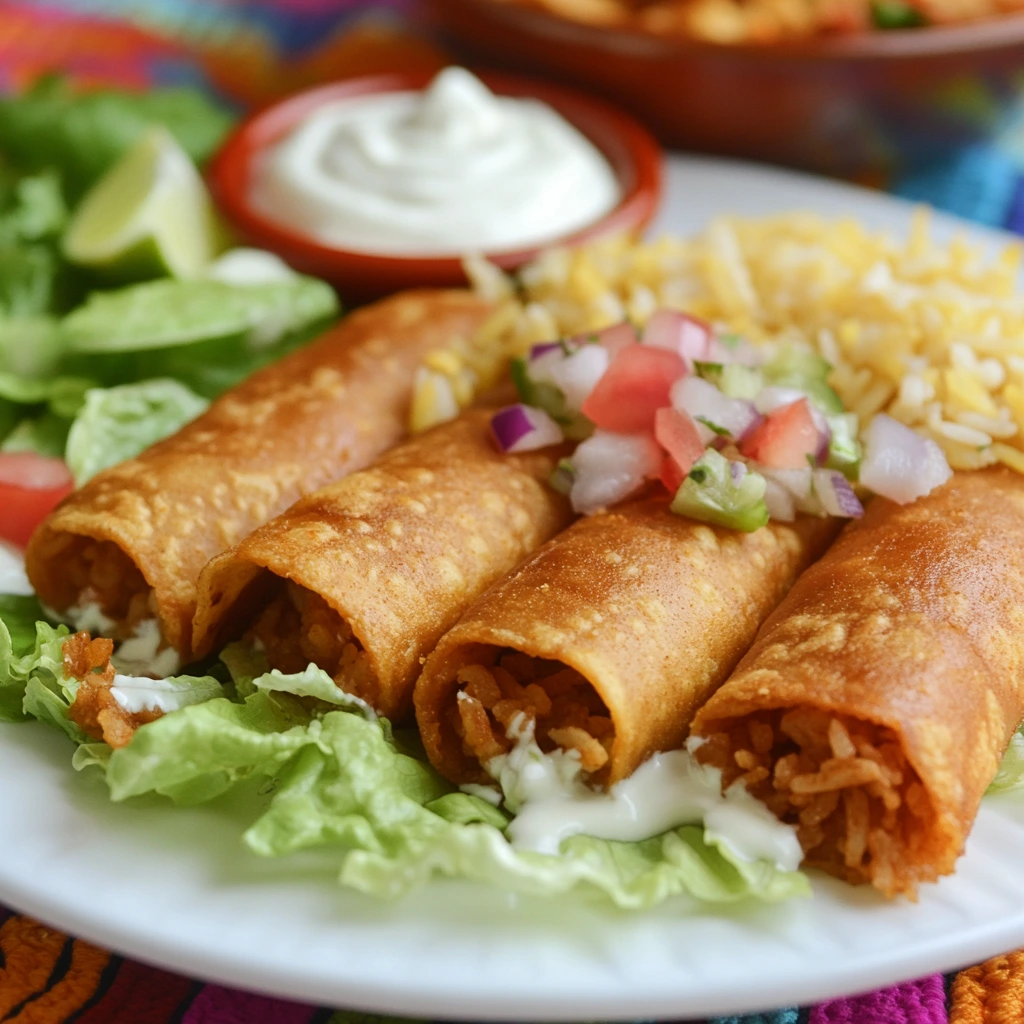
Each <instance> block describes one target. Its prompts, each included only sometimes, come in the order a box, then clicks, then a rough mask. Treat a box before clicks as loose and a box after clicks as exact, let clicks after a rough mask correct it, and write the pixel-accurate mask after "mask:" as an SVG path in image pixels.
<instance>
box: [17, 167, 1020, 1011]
mask: <svg viewBox="0 0 1024 1024" xmlns="http://www.w3.org/2000/svg"><path fill="white" fill-rule="evenodd" d="M669 184H670V190H669V191H670V200H669V204H668V209H667V212H666V214H665V216H664V217H663V218H662V222H661V226H662V227H670V228H672V229H673V230H686V231H688V230H691V229H693V228H696V227H698V226H699V225H700V224H701V223H702V222H703V221H704V220H706V219H707V217H708V216H710V215H712V214H713V213H715V212H721V211H732V212H736V213H743V214H763V213H769V212H772V211H778V210H783V209H789V208H794V207H804V208H811V209H816V210H819V211H821V212H823V213H826V214H843V215H853V216H856V217H859V218H861V219H862V220H864V221H865V222H867V223H869V224H870V225H871V226H872V227H888V228H892V229H894V230H895V231H902V230H904V229H905V227H906V225H907V221H908V216H909V207H908V206H906V205H905V204H903V203H900V202H898V201H896V200H893V199H890V198H887V197H885V196H881V195H877V194H874V193H869V192H865V191H862V190H859V189H856V188H851V187H846V186H841V185H836V184H832V183H828V182H824V181H820V180H817V179H813V178H807V177H802V176H797V175H791V174H787V173H782V172H778V171H768V170H764V169H761V168H754V167H751V166H744V165H738V164H727V163H723V162H720V161H710V160H692V159H682V158H677V159H674V160H673V162H672V166H671V168H670V177H669ZM940 225H941V228H942V231H943V232H946V231H949V230H953V229H954V227H955V222H953V221H952V220H949V219H947V218H941V219H940ZM974 233H975V234H977V235H978V236H981V237H984V236H986V235H988V236H991V235H990V233H985V232H980V231H976V232H974ZM69 761H70V750H69V748H68V745H67V743H66V741H65V740H64V739H63V737H62V736H60V735H59V734H58V733H56V732H55V731H53V730H48V729H47V728H46V727H45V726H42V725H25V726H4V727H0V780H2V781H0V823H2V824H0V901H3V902H6V903H7V904H9V905H10V906H12V907H15V908H17V909H18V910H21V911H24V912H26V913H29V914H33V915H35V916H37V917H39V918H41V919H42V920H44V921H46V922H48V923H50V924H51V925H54V926H56V927H59V928H62V929H65V930H67V931H70V932H72V933H74V934H76V935H80V936H83V937H85V938H87V939H90V940H92V941H94V942H96V943H99V944H101V945H104V946H107V947H110V948H113V949H115V950H117V951H118V952H120V953H123V954H127V955H128V956H132V957H135V958H137V959H141V960H146V961H150V962H152V963H156V964H160V965H162V966H165V967H170V968H173V969H176V970H178V971H181V972H184V973H186V974H190V975H194V976H198V977H201V978H206V979H209V980H217V981H221V982H225V983H228V984H234V985H237V986H240V987H246V988H251V989H258V990H262V991H265V992H271V993H275V994H278V995H287V996H292V997H295V998H297V999H304V1000H308V1001H310V1002H318V1003H326V1004H334V1005H339V1006H347V1007H352V1008H359V1009H365V1010H375V1011H378V1012H383V1013H387V1012H391V1013H401V1014H405V1015H408V1016H413V1017H432V1018H440V1017H467V1018H473V1019H476V1020H483V1019H500V1018H505V1019H508V1018H516V1017H518V1018H535V1019H547V1020H556V1019H564V1020H570V1019H573V1018H576V1019H584V1018H602V1019H612V1018H639V1017H648V1018H650V1017H674V1018H677V1019H678V1018H681V1017H688V1016H703V1015H710V1014H718V1013H737V1012H742V1011H746V1010H756V1009H765V1008H769V1007H775V1006H783V1005H787V1004H793V1003H798V1002H800V1003H806V1002H813V1001H816V1000H820V999H824V998H826V997H829V996H836V995H840V994H844V993H849V992H852V991H855V990H859V989H867V988H873V987H876V986H880V985H885V984H889V983H892V982H895V981H898V980H902V979H906V978H911V977H914V976H917V975H921V974H924V973H928V972H931V971H936V970H948V969H952V968H955V967H958V966H962V965H963V964H966V963H969V962H972V961H978V960H981V959H983V958H985V957H988V956H991V955H994V954H997V953H1001V952H1004V951H1005V950H1007V949H1010V948H1012V947H1015V946H1019V945H1021V944H1024V871H1021V864H1024V799H1021V798H1017V799H1014V798H1013V797H1012V796H1003V797H998V798H994V799H992V798H990V799H987V800H986V802H985V806H984V808H983V809H982V812H981V814H980V816H979V818H978V822H977V825H976V827H975V829H974V833H973V835H972V836H971V840H970V844H969V849H968V853H967V855H966V857H965V858H964V859H963V860H962V861H961V863H960V866H959V870H958V871H957V874H956V876H955V877H953V878H948V879H945V880H944V881H943V882H942V883H941V884H939V885H937V886H928V887H926V888H925V890H924V891H923V892H922V895H921V901H920V903H918V904H916V905H914V904H910V903H906V902H899V903H891V904H886V903H884V902H883V901H882V900H880V899H878V898H877V897H876V896H875V895H874V894H873V893H871V892H867V891H865V890H863V889H852V888H849V887H846V886H843V885H840V884H838V883H833V882H831V881H829V880H816V881H815V894H814V898H813V899H811V900H807V901H801V902H798V903H795V904H791V905H786V906H782V907H760V906H753V907H750V906H748V907H744V908H741V909H733V910H730V911H726V912H724V913H714V914H708V913H705V912H702V911H700V910H699V909H693V910H691V909H688V908H687V907H686V906H685V905H684V904H682V903H681V902H676V903H674V904H671V905H667V906H663V907H661V908H658V909H657V910H655V911H653V912H650V913H646V914H632V915H631V914H626V913H620V912H615V911H613V910H608V909H606V908H603V907H601V906H597V905H594V904H591V903H587V902H585V901H583V900H581V899H572V898H566V899H562V900H557V901H553V900H547V901H539V900H527V899H516V898H514V897H512V896H510V895H509V894H507V893H503V892H498V891H494V890H488V889H485V888H482V887H475V886H470V885H468V884H463V883H454V882H447V883H437V884H435V885H433V886H431V887H430V888H428V889H426V890H424V891H422V892H420V893H418V894H416V895H414V896H413V897H411V898H409V899H407V900H405V901H404V902H402V903H399V904H397V905H382V904H380V903H377V902H374V901H372V900H370V899H369V898H366V897H363V896H360V895H358V894H356V893H352V892H347V891H344V890H342V889H340V888H339V887H337V886H336V885H334V883H333V874H334V871H335V868H334V863H333V860H332V858H331V857H326V858H325V857H323V856H309V857H305V856H304V857H296V858H293V859H290V860H287V861H279V862H269V861H264V860H260V859H258V858H257V857H255V856H253V855H251V854H249V853H248V852H247V851H246V850H245V849H244V848H243V847H242V846H241V843H240V841H239V835H240V833H241V831H242V829H243V827H244V824H245V823H246V821H247V818H246V807H244V806H239V804H238V801H234V802H229V803H228V804H227V805H226V806H225V805H223V804H218V805H211V806H207V807H204V808H200V809H196V810H173V809H169V808H168V807H166V806H162V805H161V804H159V803H157V802H142V801H140V802H137V803H135V804H134V805H131V806H114V805H112V804H111V803H110V802H109V801H108V800H107V798H106V796H105V791H104V787H103V783H102V781H101V780H100V779H99V778H98V776H97V775H96V774H95V773H94V772H90V773H86V774H84V775H76V774H75V773H74V772H73V771H72V770H71V768H70V764H69Z"/></svg>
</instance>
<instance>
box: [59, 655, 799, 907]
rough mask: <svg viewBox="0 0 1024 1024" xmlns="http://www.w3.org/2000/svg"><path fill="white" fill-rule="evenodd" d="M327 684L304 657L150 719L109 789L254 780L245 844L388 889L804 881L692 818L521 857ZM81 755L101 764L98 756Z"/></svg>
mask: <svg viewBox="0 0 1024 1024" xmlns="http://www.w3.org/2000/svg"><path fill="white" fill-rule="evenodd" d="M333 687H334V684H333V683H332V682H331V680H330V678H329V677H328V676H327V675H326V673H324V672H322V671H321V670H319V669H316V668H314V667H312V666H311V667H310V668H309V669H307V670H306V672H304V673H299V674H296V675H291V676H288V675H283V674H281V673H279V672H273V673H268V674H267V675H265V676H262V677H259V678H257V679H256V680H254V683H253V692H252V693H250V695H249V696H247V697H246V698H245V699H244V700H243V701H241V702H232V701H229V700H226V699H218V700H212V701H208V702H207V703H204V704H199V705H196V706H193V707H188V708H184V709H182V710H181V711H178V712H175V713H173V714H169V715H166V716H165V717H163V718H161V719H159V720H157V721H156V722H153V723H151V724H149V725H145V726H143V727H142V728H141V729H139V731H138V732H137V733H136V735H135V737H134V739H133V740H132V742H131V743H130V744H128V746H126V747H123V748H121V749H120V750H116V751H114V752H113V753H112V754H111V755H110V757H109V761H108V763H107V765H106V772H107V782H108V785H109V787H110V793H111V797H112V798H113V799H114V800H125V799H127V798H129V797H132V796H137V795H140V794H143V793H149V792H156V793H162V794H164V795H166V796H169V797H170V798H171V799H172V800H174V801H176V802H178V803H195V802H200V801H203V800H207V799H210V798H212V797H213V796H216V795H219V794H221V793H224V792H226V791H228V790H229V789H230V788H231V787H232V786H233V785H235V784H236V783H238V782H240V781H241V780H243V779H247V778H250V777H252V776H256V777H262V778H264V779H265V780H267V787H268V788H269V789H270V790H271V791H272V792H273V796H272V797H271V799H270V802H269V805H268V806H267V808H266V810H265V811H264V812H263V813H262V814H261V815H260V817H259V818H258V819H257V820H256V821H255V822H254V823H253V824H252V826H251V827H250V828H249V829H248V830H247V832H246V833H245V837H244V839H245V842H246V844H247V845H248V846H249V848H250V849H252V850H254V851H255V852H256V853H259V854H261V855H263V856H271V857H272V856H283V855H286V854H288V853H291V852H293V851H296V850H301V849H305V848H308V847H315V846H328V847H335V848H337V851H338V856H339V862H340V880H341V882H342V883H343V884H345V885H348V886H352V887H354V888H356V889H359V890H361V891H363V892H367V893H371V894H373V895H376V896H379V897H385V898H395V897H399V896H401V895H402V894H404V893H406V892H408V891H409V890H411V889H412V888H414V887H416V886H418V885H421V884H423V883H425V882H427V881H428V880H429V879H430V878H431V877H434V876H435V875H444V876H453V877H465V878H472V879H477V880H480V881H485V882H490V883H492V884H496V885H500V886H503V887H505V888H509V889H514V890H517V891H520V892H530V893H536V894H553V893H558V892H564V891H568V890H570V889H576V888H582V889H585V890H589V891H591V892H596V893H599V894H601V895H602V896H604V897H605V898H607V899H610V900H611V901H612V902H614V903H615V904H617V905H618V906H621V907H627V908H642V907H649V906H652V905H654V904H655V903H658V902H661V901H662V900H664V899H667V898H668V897H669V896H672V895H676V894H680V893H686V894H689V895H691V896H693V897H696V898H698V899H701V900H705V901H711V902H725V901H733V900H739V899H743V898H746V897H751V896H753V897H758V898H761V899H764V900H780V899H785V898H788V897H791V896H796V895H801V894H804V893H806V892H807V891H809V890H808V885H807V881H806V879H805V877H804V876H803V875H800V874H797V873H786V872H780V871H778V870H777V869H776V868H775V867H774V866H772V865H769V864H764V863H757V864H749V863H745V862H739V861H737V860H736V859H734V858H733V857H731V856H730V854H729V853H728V852H727V851H724V850H719V849H716V848H714V847H713V846H711V845H709V844H708V843H706V842H705V841H704V839H703V832H702V829H701V828H699V827H697V826H686V827H683V828H680V829H676V830H674V831H672V832H669V833H666V834H665V835H663V836H659V837H656V838H654V839H649V840H646V841H645V842H642V843H616V842H609V841H606V840H599V839H592V838H589V837H583V836H577V837H574V838H573V839H570V840H568V841H567V842H566V843H564V844H563V848H562V852H561V854H560V855H559V856H558V857H548V856H545V855H543V854H536V853H520V852H518V851H516V850H514V849H513V847H512V846H511V845H510V844H509V842H508V841H507V840H506V839H505V837H504V835H503V834H502V831H503V829H504V827H505V825H506V824H507V821H508V818H507V816H506V815H505V814H504V812H503V811H500V810H498V809H496V808H495V807H493V806H491V805H490V804H488V803H487V802H486V801H484V800H481V799H479V798H478V797H474V796H469V795H467V794H464V793H458V792H453V791H452V788H451V786H450V785H449V784H448V783H446V782H445V781H444V780H443V779H442V778H441V777H440V776H439V775H437V773H436V772H434V771H433V769H432V768H431V767H430V766H429V765H428V764H426V763H425V762H424V761H423V760H421V759H420V758H418V757H414V756H411V755H410V754H409V753H407V752H406V751H405V750H403V749H402V747H401V745H400V744H399V742H398V741H397V740H396V739H395V738H394V737H393V736H392V734H391V730H390V727H389V725H388V723H387V722H386V721H385V720H381V719H376V716H373V715H372V714H366V713H365V709H363V708H361V707H359V706H358V705H356V707H355V711H356V713H352V712H351V711H348V710H341V711H339V710H324V708H329V706H330V705H331V704H337V703H339V702H342V701H344V700H345V698H344V695H339V694H338V692H337V690H336V688H335V689H333V690H332V688H333ZM300 695H301V697H302V698H304V699H299V696H300ZM310 698H312V701H311V700H310ZM79 760H80V762H82V763H90V764H95V763H97V760H96V758H95V755H94V754H83V755H81V756H80V758H79Z"/></svg>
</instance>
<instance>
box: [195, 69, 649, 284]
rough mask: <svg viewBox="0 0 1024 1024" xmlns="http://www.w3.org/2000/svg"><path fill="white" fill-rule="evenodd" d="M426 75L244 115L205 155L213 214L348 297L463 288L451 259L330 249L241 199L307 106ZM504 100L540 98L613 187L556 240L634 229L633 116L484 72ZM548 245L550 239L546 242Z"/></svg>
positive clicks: (337, 86) (637, 222) (519, 260)
mask: <svg viewBox="0 0 1024 1024" xmlns="http://www.w3.org/2000/svg"><path fill="white" fill-rule="evenodd" d="M430 77H431V76H430V75H428V74H426V73H411V72H410V73H408V74H389V75H375V76H371V77H366V78H355V79H349V80H347V81H344V82H337V83H334V84H331V85H326V86H322V87H320V88H317V89H311V90H309V91H306V92H301V93H298V94H296V95H295V96H292V97H289V98H288V99H285V100H283V101H281V102H280V103H276V104H274V105H273V106H270V107H267V108H266V109H265V110H262V111H260V112H258V113H256V114H254V115H253V116H251V117H249V118H248V119H247V120H246V121H244V122H243V123H242V124H241V125H240V126H239V127H238V128H237V129H236V130H235V131H234V132H233V133H232V135H231V136H230V137H229V138H228V140H227V141H226V142H225V144H224V146H223V147H222V148H221V150H220V152H219V153H218V154H217V155H216V156H215V158H214V160H213V161H212V163H211V165H210V168H209V171H208V180H209V183H210V187H211V189H212V191H213V194H214V198H215V199H216V201H217V203H218V206H219V207H220V209H221V211H222V212H223V213H224V215H225V216H226V217H227V219H228V220H229V221H230V223H231V224H232V226H233V227H234V228H235V230H236V231H237V232H238V233H239V235H240V236H241V237H242V238H243V239H244V240H245V241H246V242H247V243H248V244H251V245H255V246H259V247H260V248H263V249H269V250H270V251H271V252H275V253H277V254H278V255H279V256H281V257H282V258H283V259H284V260H285V261H286V262H287V263H289V264H290V265H291V266H292V267H294V268H295V269H296V270H299V271H302V272H303V273H307V274H313V275H315V276H317V277H321V278H324V279H325V280H327V281H330V282H331V284H333V285H335V287H337V288H338V290H339V291H340V292H341V294H342V295H343V296H344V297H345V298H347V299H349V300H353V301H354V300H362V299H367V298H373V297H377V296H380V295H384V294H387V293H389V292H394V291H399V290H400V289H403V288H412V287H416V286H432V287H449V286H458V285H464V284H465V283H466V279H465V275H464V274H463V271H462V265H461V262H460V260H459V259H458V258H456V257H450V256H444V257H430V256H424V257H419V256H386V255H369V254H367V253H361V252H354V251H349V250H345V249H338V248H335V247H333V246H330V245H325V244H322V243H319V242H316V241H314V240H313V239H311V238H309V237H308V236H306V235H304V234H301V233H298V232H295V231H291V230H289V229H288V228H287V227H284V226H282V225H280V224H278V223H276V222H273V221H271V220H269V219H268V218H266V217H264V216H263V215H262V214H260V213H259V212H257V211H256V210H254V209H253V207H252V206H251V205H250V203H249V198H248V197H249V193H250V182H251V177H252V169H253V165H254V161H255V160H256V159H257V158H258V156H259V155H260V153H262V152H263V151H264V150H265V149H266V147H268V146H270V145H272V144H273V143H274V142H276V141H277V140H279V139H280V138H282V137H283V136H284V135H286V134H287V133H288V132H289V131H290V130H291V129H292V128H294V127H295V126H296V125H297V124H298V123H299V122H300V121H302V120H303V119H304V118H305V117H307V116H308V115H309V114H310V113H311V112H312V111H314V110H315V109H317V108H318V107H320V106H322V105H323V104H324V103H330V102H332V101H334V100H340V99H347V98H349V97H355V96H366V95H369V94H373V93H385V92H399V91H405V90H413V89H422V88H424V87H425V86H426V85H427V84H428V82H429V81H430ZM481 77H482V78H483V80H484V82H486V83H487V85H488V86H489V87H490V88H491V89H492V90H494V91H495V92H497V93H499V94H500V95H503V96H529V97H532V98H534V99H540V100H543V101H544V102H545V103H548V104H549V105H550V106H552V107H554V108H555V109H556V110H558V111H559V112H560V113H561V114H562V115H563V116H564V117H565V118H566V119H567V120H569V121H570V122H572V123H573V124H574V125H575V126H576V127H577V128H579V129H580V131H582V132H583V133H584V134H585V135H586V136H587V137H588V138H589V139H590V140H591V142H593V143H594V145H595V146H597V148H598V149H599V150H600V151H601V152H602V153H603V154H604V155H605V157H606V158H607V159H608V162H609V163H610V164H611V166H612V168H613V169H614V171H615V173H616V175H617V176H618V179H619V181H620V183H621V185H622V193H623V194H622V199H621V201H620V202H619V204H618V205H617V206H616V207H615V209H613V210H612V211H611V212H610V213H608V214H607V215H606V216H604V217H603V218H601V219H600V220H599V221H596V222H595V223H593V224H591V225H590V226H588V227H586V228H584V229H583V230H581V231H577V232H574V233H573V234H571V235H567V236H566V237H564V238H560V239H558V240H557V242H558V243H566V244H575V243H579V242H583V241H588V240H590V239H593V238H596V237H598V236H600V235H604V234H608V233H611V232H613V231H640V230H642V229H643V228H644V227H645V226H646V225H647V223H648V222H649V221H650V220H651V218H652V217H653V216H654V214H655V212H656V211H657V208H658V204H659V202H660V200H661V159H662V154H661V150H660V149H659V147H658V144H657V142H655V141H654V139H653V138H652V137H651V135H650V134H649V133H648V132H647V131H646V130H645V129H644V128H643V127H641V126H640V125H639V124H637V123H636V121H634V120H633V119H632V118H630V117H628V116H627V115H625V114H623V113H621V112H620V111H618V110H616V109H615V108H614V107H611V106H609V105H608V104H606V103H604V102H602V101H600V100H595V99H592V98H591V97H589V96H586V95H583V94H581V93H578V92H575V91H573V90H571V89H566V88H562V87H559V86H554V85H549V84H547V83H545V82H535V81H531V80H529V79H524V78H516V77H511V76H508V75H499V74H483V75H481ZM546 244H547V245H551V244H556V243H554V242H551V243H546ZM539 251H540V249H539V247H531V248H528V249H520V250H516V251H514V252H501V253H487V254H486V255H487V256H488V257H489V258H490V259H491V260H493V261H494V262H495V263H497V264H498V265H499V266H501V267H503V268H504V269H506V270H511V269H514V268H515V267H518V266H520V265H521V264H523V263H526V262H527V261H528V260H530V259H532V258H533V257H534V256H536V255H537V253H538V252H539Z"/></svg>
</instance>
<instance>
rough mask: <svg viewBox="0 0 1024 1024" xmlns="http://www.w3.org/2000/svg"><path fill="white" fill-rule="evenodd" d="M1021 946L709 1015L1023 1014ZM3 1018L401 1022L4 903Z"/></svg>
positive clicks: (762, 1019)
mask: <svg viewBox="0 0 1024 1024" xmlns="http://www.w3.org/2000/svg"><path fill="white" fill-rule="evenodd" d="M1022 1021H1024V950H1022V951H1019V952H1016V953H1009V954H1007V955H1006V956H1000V957H996V958H995V959H993V960H989V961H988V962H987V963H984V964H981V965H980V966H978V967H972V968H970V969H969V970H966V971H962V972H961V973H960V974H958V975H955V976H952V977H950V978H948V979H947V978H943V976H942V975H941V974H934V975H931V976H930V977H927V978H921V979H919V980H917V981H912V982H908V983H907V984H905V985H896V986H894V987H893V988H887V989H881V990H880V991H878V992H872V993H871V994H869V995H865V996H857V997H854V998H851V999H836V1000H832V1001H830V1002H827V1003H822V1004H820V1005H819V1006H813V1007H809V1008H807V1007H805V1008H802V1009H797V1008H790V1009H784V1010H776V1011H772V1012H768V1013H760V1014H749V1015H745V1016H740V1017H719V1018H717V1019H716V1020H714V1021H709V1022H707V1024H1021V1022H1022ZM0 1022H3V1024H15V1022H16V1024H375V1022H380V1024H398V1022H397V1021H389V1019H388V1018H386V1017H374V1016H372V1015H369V1014H363V1013H354V1012H346V1011H344V1010H335V1009H332V1008H330V1007H317V1006H310V1005H308V1004H304V1003H294V1002H290V1001H287V1000H283V999H273V998H270V997H268V996H259V995H254V994H252V993H249V992H240V991H238V990H237V989H231V988H225V987H224V986H222V985H202V984H200V983H199V982H195V981H190V980H189V979H187V978H182V977H180V976H178V975H176V974H171V973H169V972H167V971H162V970H159V969H157V968H155V967H146V966H144V965H143V964H138V963H135V962H134V961H132V960H125V959H122V958H121V957H119V956H114V955H112V954H110V953H106V952H104V951H103V950H101V949H98V948H97V947H96V946H92V945H90V944H89V943H87V942H83V941H82V940H81V939H72V938H69V937H68V936H66V935H63V934H61V933H60V932H57V931H54V930H53V929H52V928H47V927H46V926H45V925H42V924H39V923H38V922H36V921H33V920H31V919H30V918H27V917H22V916H20V915H17V914H13V913H11V912H9V911H7V910H5V909H4V908H2V907H0Z"/></svg>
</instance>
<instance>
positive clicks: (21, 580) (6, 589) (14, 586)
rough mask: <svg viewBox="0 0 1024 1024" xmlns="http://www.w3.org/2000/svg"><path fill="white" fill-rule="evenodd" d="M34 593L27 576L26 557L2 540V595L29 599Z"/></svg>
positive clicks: (0, 562)
mask: <svg viewBox="0 0 1024 1024" xmlns="http://www.w3.org/2000/svg"><path fill="white" fill-rule="evenodd" d="M33 593H35V591H34V590H33V589H32V584H31V583H29V581H28V576H26V575H25V556H24V555H23V554H22V552H21V550H20V549H19V548H16V547H15V546H14V545H13V544H8V543H7V542H6V541H2V540H0V594H16V595H18V596H19V597H29V596H30V595H32V594H33Z"/></svg>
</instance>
